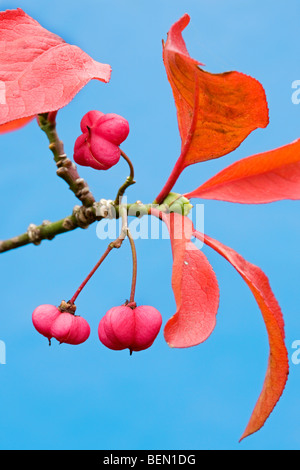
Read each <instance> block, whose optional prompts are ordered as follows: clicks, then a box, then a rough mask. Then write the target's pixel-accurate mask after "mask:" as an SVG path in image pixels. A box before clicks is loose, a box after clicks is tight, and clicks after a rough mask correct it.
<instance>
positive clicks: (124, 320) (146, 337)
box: [98, 305, 162, 352]
mask: <svg viewBox="0 0 300 470" xmlns="http://www.w3.org/2000/svg"><path fill="white" fill-rule="evenodd" d="M161 324H162V317H161V314H160V313H159V311H158V310H156V308H154V307H150V306H149V305H141V306H139V307H136V308H134V309H132V308H130V307H127V306H126V305H122V306H120V307H113V308H111V309H110V310H108V312H107V313H106V315H105V316H104V317H103V318H102V319H101V321H100V323H99V327H98V335H99V339H100V341H101V342H102V343H103V344H104V345H105V346H107V347H108V348H110V349H113V350H115V351H118V350H122V349H126V348H128V349H129V350H130V352H132V351H142V350H143V349H147V348H149V347H150V346H151V345H152V343H153V342H154V340H155V338H156V337H157V335H158V333H159V330H160V327H161Z"/></svg>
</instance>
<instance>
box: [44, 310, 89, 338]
mask: <svg viewBox="0 0 300 470" xmlns="http://www.w3.org/2000/svg"><path fill="white" fill-rule="evenodd" d="M51 334H52V336H53V337H54V338H55V339H57V341H59V342H60V343H68V344H81V343H84V341H86V340H87V339H88V337H89V336H90V326H89V324H88V322H87V321H86V320H85V319H84V318H82V317H80V316H78V315H73V314H72V313H67V312H64V313H61V314H60V316H59V317H58V318H57V319H56V320H55V321H54V322H53V323H52V326H51Z"/></svg>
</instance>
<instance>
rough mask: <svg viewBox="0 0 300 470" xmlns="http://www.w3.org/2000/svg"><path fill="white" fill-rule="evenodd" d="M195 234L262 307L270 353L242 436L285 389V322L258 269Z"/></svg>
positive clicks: (256, 426)
mask: <svg viewBox="0 0 300 470" xmlns="http://www.w3.org/2000/svg"><path fill="white" fill-rule="evenodd" d="M194 236H196V237H197V238H199V240H201V241H204V242H205V243H206V244H207V245H209V246H210V247H211V248H213V249H214V250H216V251H217V252H218V253H219V254H220V255H222V256H223V257H224V258H225V259H227V261H229V263H231V264H232V266H233V267H234V268H235V269H236V270H237V272H238V273H239V274H240V275H241V276H242V278H243V279H244V281H245V282H246V283H247V285H248V286H249V288H250V289H251V291H252V293H253V295H254V297H255V300H256V302H257V303H258V306H259V308H260V310H261V313H262V316H263V319H264V322H265V325H266V328H267V333H268V338H269V344H270V355H269V363H268V369H267V373H266V377H265V381H264V385H263V389H262V392H261V394H260V396H259V399H258V401H257V403H256V405H255V408H254V411H253V413H252V415H251V418H250V421H249V423H248V425H247V428H246V430H245V431H244V434H243V435H242V437H241V439H240V440H242V439H244V438H245V437H247V436H249V435H250V434H253V433H254V432H256V431H258V430H259V429H260V428H261V427H262V426H263V425H264V423H265V421H266V419H267V418H268V417H269V415H270V414H271V412H272V410H273V409H274V407H275V405H276V403H277V401H278V400H279V398H280V396H281V395H282V392H283V390H284V387H285V384H286V381H287V377H288V372H289V364H288V353H287V350H286V347H285V344H284V338H285V334H284V321H283V316H282V312H281V309H280V306H279V305H278V302H277V300H276V299H275V297H274V294H273V292H272V290H271V287H270V284H269V281H268V278H267V277H266V275H265V274H264V273H263V272H262V270H261V269H260V268H258V267H257V266H255V265H253V264H251V263H249V262H248V261H246V260H245V259H244V258H242V256H241V255H239V254H238V253H236V252H235V251H234V250H232V249H231V248H229V247H227V246H225V245H222V244H221V243H220V242H218V241H216V240H214V239H212V238H210V237H208V236H207V235H202V234H201V233H199V232H197V231H195V232H194Z"/></svg>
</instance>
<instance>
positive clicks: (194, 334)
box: [151, 210, 219, 348]
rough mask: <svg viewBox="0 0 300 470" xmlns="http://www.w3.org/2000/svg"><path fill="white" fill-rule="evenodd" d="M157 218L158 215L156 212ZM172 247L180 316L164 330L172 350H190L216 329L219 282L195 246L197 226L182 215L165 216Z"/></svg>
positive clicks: (177, 314) (171, 321) (176, 295)
mask: <svg viewBox="0 0 300 470" xmlns="http://www.w3.org/2000/svg"><path fill="white" fill-rule="evenodd" d="M151 213H152V214H153V215H158V212H156V211H155V210H153V211H152V212H151ZM161 217H162V219H163V220H164V222H165V223H166V224H167V226H168V229H169V232H170V238H171V243H172V253H173V272H172V288H173V292H174V296H175V301H176V306H177V312H176V313H175V315H174V316H173V317H172V318H170V320H169V321H168V322H167V324H166V326H165V329H164V336H165V340H166V342H167V343H168V345H169V346H171V347H175V348H186V347H190V346H196V345H197V344H200V343H202V342H203V341H205V340H206V339H207V338H208V336H209V335H210V334H211V332H212V331H213V329H214V327H215V325H216V314H217V311H218V306H219V288H218V281H217V279H216V276H215V273H214V272H213V269H212V267H211V265H210V264H209V262H208V260H207V258H206V257H205V255H204V254H203V253H202V252H201V251H200V250H199V249H198V248H197V247H196V246H195V244H194V243H193V242H191V237H192V232H193V224H192V222H191V221H190V219H188V218H187V217H182V216H181V215H179V214H168V215H166V214H161Z"/></svg>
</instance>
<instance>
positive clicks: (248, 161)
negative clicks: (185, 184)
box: [186, 139, 300, 204]
mask: <svg viewBox="0 0 300 470" xmlns="http://www.w3.org/2000/svg"><path fill="white" fill-rule="evenodd" d="M186 197H188V198H192V197H199V198H203V199H217V200H222V201H229V202H239V203H245V204H259V203H267V202H273V201H279V200H281V199H300V139H299V140H296V141H295V142H293V143H291V144H289V145H285V146H284V147H280V148H278V149H275V150H271V151H269V152H265V153H261V154H258V155H254V156H252V157H248V158H244V159H242V160H239V161H238V162H236V163H233V164H232V165H230V166H229V167H227V168H225V169H224V170H223V171H221V172H220V173H218V174H217V175H216V176H214V177H213V178H211V179H210V180H208V181H207V182H206V183H204V184H203V185H202V186H199V188H197V189H195V191H192V192H190V193H188V194H186Z"/></svg>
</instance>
